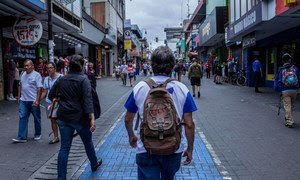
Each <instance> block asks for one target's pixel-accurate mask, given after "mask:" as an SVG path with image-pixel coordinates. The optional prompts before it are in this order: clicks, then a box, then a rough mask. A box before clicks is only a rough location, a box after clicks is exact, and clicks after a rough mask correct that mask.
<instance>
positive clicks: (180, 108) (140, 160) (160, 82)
mask: <svg viewBox="0 0 300 180" xmlns="http://www.w3.org/2000/svg"><path fill="white" fill-rule="evenodd" d="M151 61H152V67H153V72H154V76H153V77H151V78H150V79H148V80H146V81H141V82H139V83H138V84H137V85H136V86H135V87H134V89H133V91H132V93H131V94H130V96H129V98H128V99H127V101H126V104H125V108H126V109H127V112H126V116H125V126H126V129H127V133H128V136H129V143H130V146H131V147H133V148H136V150H137V154H136V163H137V166H138V179H139V180H144V179H149V180H150V179H163V180H167V179H168V180H173V179H174V176H175V174H176V172H177V171H178V170H179V168H180V164H181V157H182V154H183V155H184V156H185V157H187V158H186V160H185V161H184V164H185V165H188V164H190V163H191V161H192V159H193V147H194V133H195V125H194V122H193V116H192V112H194V111H196V110H197V106H196V105H195V102H194V100H193V97H192V96H191V94H190V92H189V90H188V88H187V87H186V86H185V85H184V84H182V83H181V82H178V81H177V80H175V79H171V78H170V76H171V73H172V69H173V67H174V65H175V57H174V55H173V53H172V51H171V50H170V49H169V48H168V47H165V46H160V47H158V48H157V49H155V50H154V52H153V53H152V57H151ZM150 102H151V103H150ZM144 105H145V106H144ZM136 113H138V119H137V121H136V126H135V128H134V129H133V119H134V116H135V114H136ZM158 121H159V124H157V123H158ZM182 123H184V124H185V126H181V124H182ZM149 125H150V126H151V127H153V129H152V128H151V129H150V128H149ZM153 125H154V126H153ZM157 126H159V127H160V128H159V129H158V128H157ZM134 130H135V131H134ZM160 130H162V131H160ZM167 132H169V133H167ZM152 135H153V136H152ZM186 145H187V147H186Z"/></svg>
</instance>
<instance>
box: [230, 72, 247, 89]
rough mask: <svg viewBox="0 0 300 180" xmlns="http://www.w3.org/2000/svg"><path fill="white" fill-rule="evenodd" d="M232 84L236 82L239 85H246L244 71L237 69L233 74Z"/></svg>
mask: <svg viewBox="0 0 300 180" xmlns="http://www.w3.org/2000/svg"><path fill="white" fill-rule="evenodd" d="M232 84H237V85H239V86H246V84H247V78H246V76H245V71H238V72H237V73H235V74H234V75H233V79H232Z"/></svg>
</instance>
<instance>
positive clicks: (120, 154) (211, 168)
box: [79, 121, 222, 180]
mask: <svg viewBox="0 0 300 180" xmlns="http://www.w3.org/2000/svg"><path fill="white" fill-rule="evenodd" d="M97 156H98V157H99V158H102V159H103V164H102V166H101V167H100V168H99V170H98V171H97V172H94V173H92V172H91V169H90V166H87V167H86V169H85V170H84V171H83V173H82V174H81V176H80V177H79V179H80V180H84V179H91V178H95V177H97V176H98V178H99V179H137V166H136V164H135V150H134V149H132V148H130V146H129V144H128V137H127V133H126V129H125V126H124V122H123V121H121V122H119V123H118V124H117V126H116V127H115V128H114V129H113V131H112V132H111V134H109V135H108V137H107V139H106V140H105V142H104V143H103V144H102V146H101V147H100V149H99V150H98V152H97ZM177 179H178V180H179V179H222V177H221V176H220V174H219V172H218V170H217V168H216V166H215V165H214V162H213V160H212V158H211V155H210V153H209V151H208V150H207V148H206V146H205V145H204V143H203V141H202V140H201V138H200V137H199V135H198V134H196V135H195V149H194V162H193V163H192V164H191V165H189V166H183V165H182V166H181V168H180V170H179V171H178V172H177V174H176V180H177Z"/></svg>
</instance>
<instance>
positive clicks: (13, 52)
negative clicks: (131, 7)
mask: <svg viewBox="0 0 300 180" xmlns="http://www.w3.org/2000/svg"><path fill="white" fill-rule="evenodd" d="M50 2H51V6H50V7H51V9H48V6H47V4H46V3H45V1H42V0H15V1H10V0H3V1H1V2H0V19H1V24H0V39H1V41H0V53H1V54H0V100H3V99H4V97H5V94H7V89H8V81H9V80H10V79H11V78H9V77H8V74H9V73H11V72H9V71H10V68H8V67H10V65H11V62H14V63H15V64H18V65H19V68H18V69H19V71H20V72H21V71H22V70H23V69H22V67H23V62H24V61H25V60H26V59H31V60H32V61H33V62H34V64H35V68H36V70H37V71H38V72H40V73H41V74H42V75H43V76H44V75H46V74H45V72H46V71H45V68H43V67H44V66H43V63H44V62H46V61H51V59H50V57H53V56H54V57H56V58H55V59H59V58H60V59H64V60H65V61H66V59H68V57H69V56H70V55H73V54H82V55H83V56H84V57H85V58H87V59H89V60H90V61H92V62H94V63H96V60H97V46H100V44H101V43H102V41H103V39H104V38H105V34H106V33H107V29H105V28H104V27H103V26H101V25H100V24H99V23H98V22H97V21H95V20H94V19H93V18H92V17H91V16H89V15H88V14H87V13H86V12H85V11H82V9H83V5H84V4H83V3H84V2H85V1H82V0H75V1H64V0H52V1H50ZM49 12H51V17H52V32H53V34H52V35H53V39H52V40H53V43H51V47H53V48H51V49H52V50H51V51H50V52H48V40H49V34H48V32H49V29H48V25H49V21H48V13H49ZM26 19H28V20H30V21H29V22H34V23H35V24H33V25H34V26H32V27H36V28H35V29H38V28H39V29H38V30H39V31H38V30H35V31H34V33H35V34H34V36H33V34H32V36H31V35H26V32H27V31H26V30H27V29H24V27H25V26H29V25H30V23H25V26H22V28H19V26H20V27H21V25H22V21H24V20H26ZM33 20H34V21H33ZM19 24H20V25H19ZM28 30H29V31H28V33H29V34H30V33H31V30H32V29H31V28H29V29H28ZM25 31H26V32H25ZM24 33H25V34H24ZM37 35H38V36H37ZM36 37H39V38H36ZM49 54H51V56H50V55H49ZM52 60H53V59H52ZM63 70H64V69H63ZM16 90H17V85H15V86H14V91H16ZM14 94H15V95H16V92H14Z"/></svg>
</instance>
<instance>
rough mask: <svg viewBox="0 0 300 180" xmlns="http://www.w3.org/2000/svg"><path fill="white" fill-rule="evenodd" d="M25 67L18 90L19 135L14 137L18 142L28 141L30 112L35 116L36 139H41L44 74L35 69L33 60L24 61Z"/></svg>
mask: <svg viewBox="0 0 300 180" xmlns="http://www.w3.org/2000/svg"><path fill="white" fill-rule="evenodd" d="M24 68H25V70H26V71H25V72H24V73H23V74H22V76H21V81H20V85H19V91H18V103H20V107H19V108H20V109H19V117H20V120H19V131H18V137H17V138H16V139H12V140H13V141H14V142H16V143H25V142H27V135H28V119H29V116H30V113H31V114H32V115H33V117H34V128H35V133H34V140H35V141H38V140H40V139H41V110H40V96H41V89H42V87H43V84H42V76H41V75H40V74H39V73H38V72H36V71H34V65H33V62H32V61H31V60H26V61H25V62H24ZM20 96H21V97H20Z"/></svg>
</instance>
